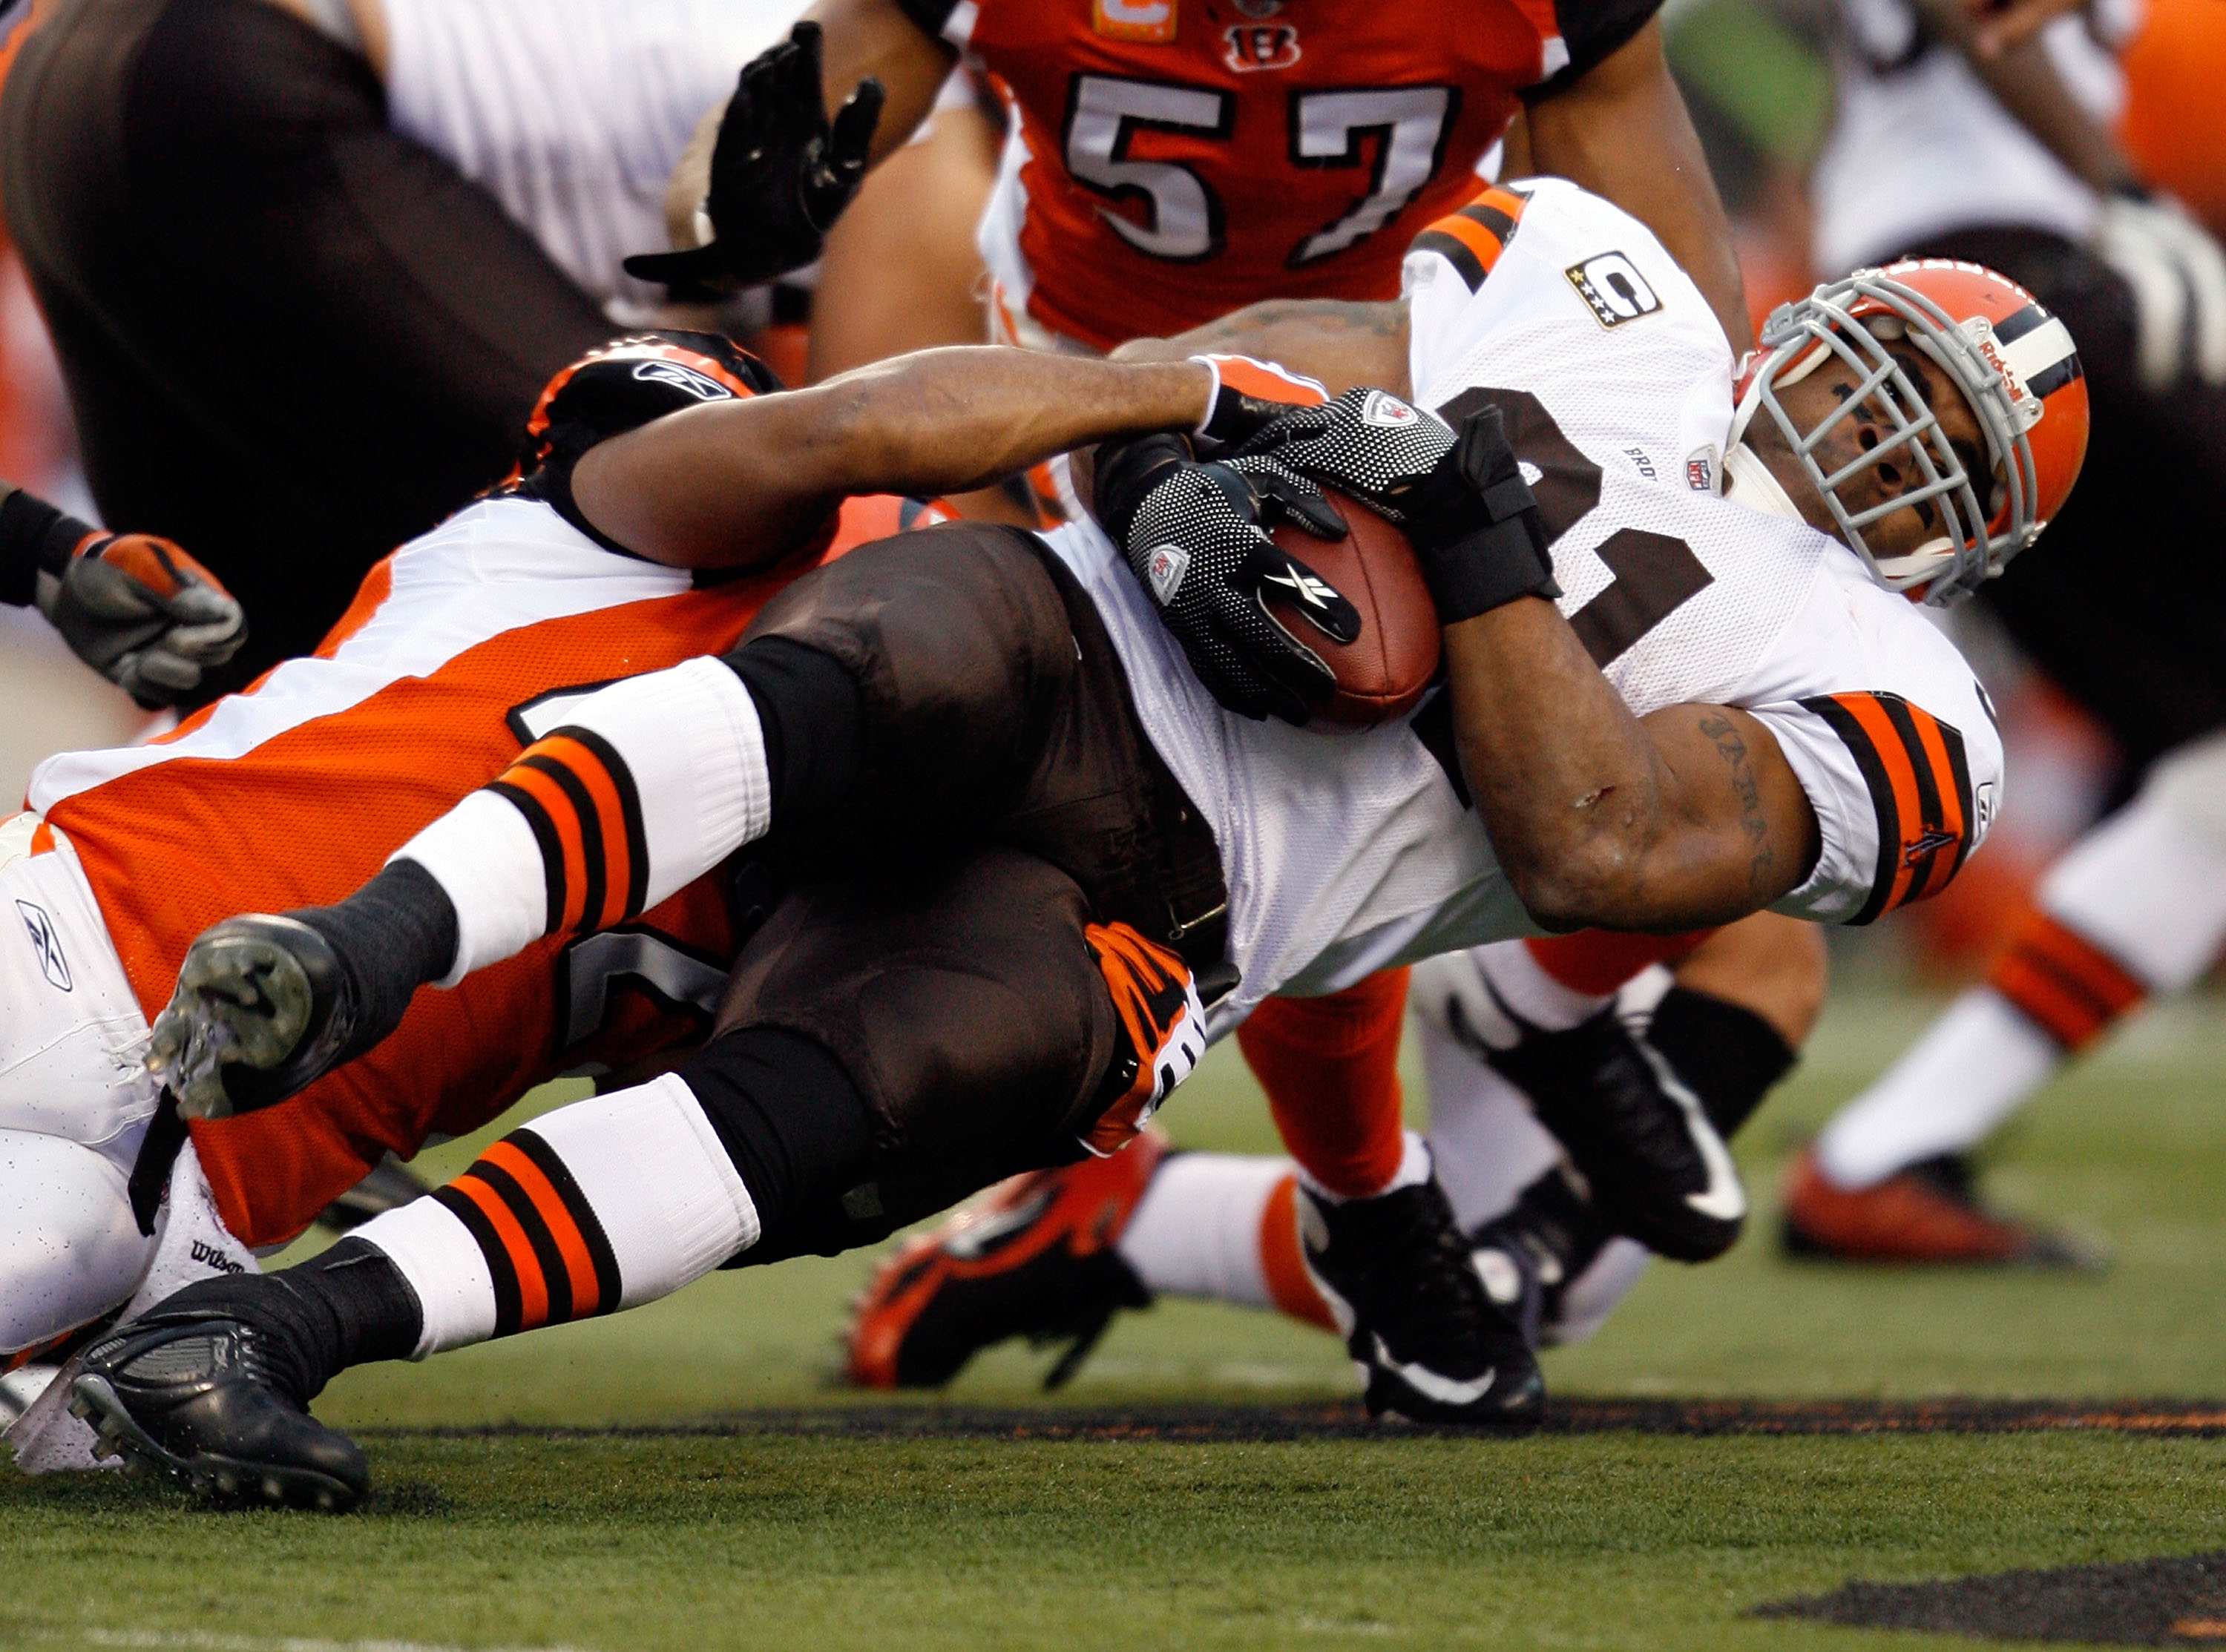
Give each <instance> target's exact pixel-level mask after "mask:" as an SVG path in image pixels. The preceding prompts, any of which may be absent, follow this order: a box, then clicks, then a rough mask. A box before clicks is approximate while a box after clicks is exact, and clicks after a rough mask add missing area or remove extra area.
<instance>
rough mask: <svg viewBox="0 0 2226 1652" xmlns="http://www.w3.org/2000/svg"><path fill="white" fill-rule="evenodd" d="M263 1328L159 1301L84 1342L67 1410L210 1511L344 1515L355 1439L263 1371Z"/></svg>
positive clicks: (362, 1479) (358, 1464)
mask: <svg viewBox="0 0 2226 1652" xmlns="http://www.w3.org/2000/svg"><path fill="white" fill-rule="evenodd" d="M262 1337H263V1333H262V1332H260V1331H258V1330H257V1329H256V1328H255V1327H254V1326H252V1325H244V1324H242V1323H241V1322H240V1321H239V1320H237V1319H226V1318H213V1317H203V1316H200V1315H194V1314H192V1313H191V1312H177V1313H174V1314H172V1315H170V1316H168V1317H166V1316H165V1315H164V1314H163V1313H162V1310H161V1309H159V1308H158V1309H156V1311H155V1312H153V1313H152V1314H149V1316H148V1317H147V1318H143V1319H140V1320H137V1321H135V1322H134V1323H133V1324H132V1325H130V1326H129V1327H127V1328H126V1329H124V1330H123V1331H118V1332H117V1333H116V1334H114V1335H113V1336H111V1337H107V1338H106V1339H105V1340H104V1341H102V1342H99V1343H96V1344H94V1345H93V1346H92V1347H91V1348H89V1349H87V1350H86V1353H85V1357H84V1365H83V1368H82V1369H80V1370H79V1373H78V1375H77V1377H76V1379H75V1380H74V1381H73V1382H72V1383H71V1385H70V1402H69V1408H70V1411H71V1412H72V1414H74V1415H76V1416H78V1417H79V1418H82V1419H83V1420H85V1421H86V1422H87V1423H90V1424H91V1425H92V1427H93V1430H94V1432H95V1433H98V1434H99V1444H98V1445H95V1446H94V1448H93V1451H94V1455H96V1456H99V1457H110V1456H114V1455H116V1454H117V1453H118V1452H121V1453H122V1454H123V1455H124V1457H125V1458H127V1459H129V1460H130V1461H131V1462H132V1463H133V1464H134V1465H137V1466H139V1467H142V1468H144V1469H146V1470H149V1471H152V1472H155V1473H158V1474H162V1475H165V1476H167V1477H169V1478H170V1479H172V1480H175V1481H176V1482H177V1483H178V1484H180V1485H181V1486H183V1487H185V1488H186V1489H187V1490H188V1491H189V1492H191V1493H192V1494H193V1495H194V1496H196V1497H198V1498H200V1500H201V1501H202V1502H204V1503H209V1504H211V1505H213V1506H217V1507H234V1506H238V1505H239V1504H243V1503H272V1504H276V1505H278V1506H280V1507H283V1508H292V1509H324V1510H326V1511H327V1512H328V1513H332V1514H345V1513H346V1512H347V1510H349V1509H353V1508H354V1507H355V1505H356V1504H357V1503H359V1501H361V1499H362V1497H363V1494H364V1492H365V1490H366V1489H367V1488H368V1487H369V1485H370V1484H371V1475H370V1471H369V1470H368V1469H366V1466H365V1465H364V1460H363V1453H362V1452H359V1451H358V1450H357V1449H356V1446H355V1443H354V1442H353V1440H351V1439H348V1438H347V1436H345V1435H343V1434H339V1433H334V1431H333V1430H332V1429H329V1428H328V1427H326V1426H324V1425H323V1424H322V1423H321V1422H319V1421H317V1420H316V1419H315V1418H314V1417H312V1416H310V1415H309V1414H308V1412H307V1411H306V1410H304V1409H303V1408H302V1406H301V1405H300V1404H299V1403H298V1402H297V1401H296V1400H294V1398H293V1397H292V1396H291V1395H289V1393H288V1392H287V1390H286V1388H284V1386H283V1384H282V1383H281V1382H279V1381H278V1380H277V1378H276V1377H275V1376H273V1375H272V1371H271V1366H270V1361H269V1359H268V1357H267V1356H266V1352H265V1350H264V1348H263V1347H262V1345H261V1342H262Z"/></svg>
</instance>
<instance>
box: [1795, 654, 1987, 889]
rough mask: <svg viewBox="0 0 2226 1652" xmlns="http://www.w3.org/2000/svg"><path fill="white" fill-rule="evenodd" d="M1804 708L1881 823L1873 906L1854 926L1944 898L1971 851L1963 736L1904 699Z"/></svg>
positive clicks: (1824, 702)
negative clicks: (1852, 771) (1843, 757)
mask: <svg viewBox="0 0 2226 1652" xmlns="http://www.w3.org/2000/svg"><path fill="white" fill-rule="evenodd" d="M1801 703H1802V705H1803V707H1804V708H1807V709H1808V710H1810V711H1813V712H1815V713H1816V715H1818V716H1820V717H1822V719H1823V720H1824V721H1825V722H1826V724H1828V726H1829V727H1830V728H1831V729H1832V732H1833V733H1835V734H1837V735H1838V736H1839V737H1840V739H1841V740H1842V741H1843V742H1845V744H1846V746H1847V747H1848V752H1849V753H1850V754H1851V755H1852V756H1853V757H1854V759H1855V766H1856V768H1857V769H1858V770H1859V771H1860V772H1861V774H1862V777H1863V783H1864V785H1866V786H1867V787H1868V788H1869V790H1870V793H1871V802H1872V806H1873V809H1874V810H1875V811H1876V815H1877V821H1878V840H1879V854H1878V867H1877V871H1876V874H1875V875H1874V876H1873V881H1872V884H1871V892H1870V895H1869V898H1868V899H1866V900H1865V901H1864V903H1863V905H1862V907H1861V909H1860V911H1858V912H1856V913H1855V915H1854V917H1853V918H1849V919H1848V922H1849V923H1851V924H1867V923H1870V922H1871V921H1872V920H1873V919H1874V918H1878V917H1879V916H1880V915H1882V914H1884V913H1886V912H1892V910H1893V909H1894V908H1895V907H1897V906H1898V905H1903V904H1904V903H1905V902H1907V901H1911V900H1918V899H1923V898H1924V897H1925V896H1927V895H1937V894H1938V893H1940V892H1941V891H1942V890H1943V889H1944V888H1946V887H1947V886H1948V883H1949V880H1950V879H1952V878H1953V877H1954V876H1955V875H1956V873H1957V872H1958V871H1959V870H1960V869H1961V868H1962V864H1963V860H1964V857H1965V856H1966V855H1968V854H1969V853H1970V851H1971V842H1972V836H1973V832H1972V823H1973V810H1972V807H1971V778H1970V768H1969V766H1968V762H1967V761H1966V759H1965V757H1964V754H1963V737H1962V734H1959V733H1958V732H1957V731H1956V729H1955V728H1953V727H1951V726H1950V725H1949V724H1947V723H1944V722H1942V721H1940V720H1939V719H1938V718H1937V717H1935V716H1933V715H1931V714H1930V712H1928V711H1926V710H1925V709H1924V708H1923V707H1921V706H1916V705H1912V704H1911V703H1910V702H1908V701H1906V700H1905V699H1903V698H1902V697H1901V696H1899V695H1898V694H1885V693H1867V692H1855V693H1848V694H1834V695H1823V696H1818V697H1816V698H1815V699H1809V700H1803V702H1801Z"/></svg>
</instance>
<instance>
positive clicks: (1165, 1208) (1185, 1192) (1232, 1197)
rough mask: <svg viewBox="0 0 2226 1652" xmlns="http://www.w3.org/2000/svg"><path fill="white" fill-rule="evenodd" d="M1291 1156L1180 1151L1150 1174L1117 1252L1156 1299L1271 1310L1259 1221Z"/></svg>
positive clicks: (1288, 1167)
mask: <svg viewBox="0 0 2226 1652" xmlns="http://www.w3.org/2000/svg"><path fill="white" fill-rule="evenodd" d="M1290 1174H1291V1161H1290V1160H1288V1159H1253V1158H1241V1157H1239V1156H1238V1155H1237V1154H1235V1153H1174V1154H1172V1155H1171V1156H1169V1157H1168V1158H1167V1160H1166V1161H1165V1162H1163V1163H1162V1164H1161V1166H1160V1168H1159V1170H1158V1172H1156V1173H1155V1174H1154V1176H1153V1178H1152V1181H1151V1185H1150V1186H1148V1187H1147V1188H1146V1189H1145V1190H1144V1197H1143V1198H1142V1199H1140V1200H1138V1201H1137V1204H1136V1209H1135V1213H1134V1214H1133V1215H1131V1216H1130V1217H1129V1225H1128V1226H1127V1227H1126V1228H1124V1229H1122V1233H1121V1237H1120V1239H1119V1240H1118V1241H1117V1242H1116V1244H1115V1246H1114V1249H1116V1250H1118V1251H1119V1252H1120V1253H1121V1257H1122V1260H1123V1261H1126V1262H1127V1263H1128V1264H1129V1267H1131V1268H1135V1270H1136V1276H1137V1277H1138V1278H1139V1279H1141V1280H1143V1281H1144V1284H1145V1286H1146V1287H1147V1288H1148V1289H1149V1290H1151V1291H1152V1292H1153V1293H1154V1294H1165V1295H1169V1296H1199V1297H1205V1298H1208V1299H1212V1300H1213V1301H1216V1302H1236V1303H1240V1304H1242V1305H1243V1306H1246V1307H1254V1308H1269V1307H1273V1306H1275V1297H1274V1295H1273V1294H1272V1293H1270V1292H1269V1288H1268V1275H1267V1271H1266V1269H1265V1268H1264V1267H1263V1266H1262V1262H1261V1258H1260V1224H1261V1221H1262V1217H1264V1215H1265V1213H1266V1211H1267V1209H1268V1202H1269V1197H1270V1196H1271V1195H1272V1194H1273V1193H1274V1192H1275V1188H1276V1185H1278V1184H1279V1183H1281V1182H1282V1181H1284V1180H1286V1179H1288V1178H1289V1176H1290Z"/></svg>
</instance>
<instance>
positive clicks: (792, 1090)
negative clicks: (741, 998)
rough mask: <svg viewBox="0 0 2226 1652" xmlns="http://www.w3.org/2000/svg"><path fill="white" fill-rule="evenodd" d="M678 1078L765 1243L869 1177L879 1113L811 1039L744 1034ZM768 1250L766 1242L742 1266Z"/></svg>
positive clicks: (718, 1043)
mask: <svg viewBox="0 0 2226 1652" xmlns="http://www.w3.org/2000/svg"><path fill="white" fill-rule="evenodd" d="M680 1077H682V1079H683V1080H684V1081H685V1082H686V1083H687V1085H688V1088H689V1089H690V1090H692V1091H694V1092H695V1096H696V1100H697V1101H698V1102H701V1103H702V1104H703V1111H704V1114H705V1115H707V1116H708V1117H709V1119H710V1121H711V1128H712V1129H714V1130H715V1131H716V1132H717V1133H718V1136H719V1141H720V1143H721V1145H722V1146H723V1147H725V1148H726V1149H727V1156H728V1158H729V1159H732V1160H734V1161H735V1170H736V1171H737V1172H739V1173H740V1174H741V1179H742V1185H743V1186H744V1187H747V1189H749V1192H750V1200H751V1202H752V1203H753V1204H755V1205H756V1206H757V1210H758V1223H759V1227H760V1232H761V1234H762V1235H764V1236H766V1237H772V1238H775V1239H778V1237H779V1231H778V1230H779V1229H780V1228H781V1227H782V1226H784V1225H785V1224H786V1223H791V1222H792V1221H793V1220H795V1219H796V1218H797V1217H798V1214H799V1213H800V1212H802V1211H803V1210H805V1208H806V1207H807V1206H824V1205H826V1204H827V1203H828V1201H829V1200H830V1198H839V1197H840V1196H842V1195H843V1193H845V1192H847V1191H849V1190H850V1188H852V1187H853V1186H854V1185H856V1184H857V1183H858V1182H859V1180H860V1179H861V1178H862V1176H863V1175H864V1174H865V1170H866V1163H867V1157H868V1154H869V1153H871V1152H872V1150H873V1145H874V1122H873V1115H872V1114H871V1113H869V1112H868V1111H867V1109H866V1102H865V1099H864V1097H862V1096H860V1095H859V1094H858V1087H857V1086H856V1085H855V1084H854V1083H851V1082H850V1076H849V1074H848V1073H846V1072H844V1071H843V1069H842V1068H841V1067H839V1066H837V1065H836V1062H835V1058H834V1057H833V1056H830V1055H829V1054H828V1053H827V1052H826V1051H825V1050H824V1048H822V1047H821V1046H820V1045H817V1044H815V1043H813V1042H812V1041H811V1039H807V1038H805V1037H803V1036H802V1035H801V1034H799V1033H795V1032H785V1031H784V1030H782V1029H781V1028H779V1027H771V1026H752V1027H745V1028H743V1029H742V1030H741V1032H730V1033H728V1034H727V1035H726V1036H725V1037H724V1038H720V1039H713V1040H712V1041H711V1042H710V1043H709V1044H708V1045H705V1046H704V1047H703V1049H702V1050H700V1051H698V1052H696V1054H695V1055H693V1056H691V1057H690V1058H689V1059H688V1061H687V1063H686V1064H684V1066H682V1067H681V1069H680ZM867 1214H873V1213H871V1212H868V1213H867ZM764 1248H765V1239H764V1238H760V1242H759V1244H758V1245H756V1246H753V1247H752V1248H751V1249H750V1250H748V1251H745V1252H743V1253H742V1255H741V1258H740V1259H739V1260H742V1261H747V1260H749V1259H750V1257H751V1256H752V1255H753V1253H754V1252H755V1251H756V1250H759V1249H764ZM776 1249H778V1246H776ZM768 1254H772V1253H771V1252H768Z"/></svg>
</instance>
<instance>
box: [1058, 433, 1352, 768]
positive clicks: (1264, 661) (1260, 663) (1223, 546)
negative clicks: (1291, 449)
mask: <svg viewBox="0 0 2226 1652" xmlns="http://www.w3.org/2000/svg"><path fill="white" fill-rule="evenodd" d="M1096 474H1097V482H1096V492H1097V515H1098V519H1099V520H1100V521H1101V522H1103V524H1105V526H1106V529H1107V531H1109V532H1110V533H1111V534H1112V536H1113V538H1114V542H1115V543H1116V544H1118V545H1120V546H1121V548H1122V550H1123V552H1124V553H1125V554H1126V556H1127V557H1128V561H1129V569H1130V571H1131V572H1133V573H1134V574H1135V576H1136V578H1137V579H1138V580H1139V581H1142V584H1143V587H1144V588H1145V589H1146V590H1147V591H1148V592H1150V593H1151V595H1152V599H1153V600H1154V602H1155V603H1156V604H1157V605H1158V607H1159V610H1160V618H1161V619H1162V620H1163V621H1164V622H1165V623H1166V625H1167V629H1168V630H1169V631H1171V632H1173V633H1174V635H1175V639H1176V640H1177V641H1179V642H1180V643H1181V644H1182V647H1183V652H1184V654H1185V655H1186V656H1187V657H1188V658H1189V659H1190V664H1191V669H1192V670H1193V671H1195V672H1197V673H1198V679H1199V682H1200V683H1204V684H1205V688H1206V690H1207V692H1208V693H1210V694H1212V696H1213V697H1214V698H1215V699H1216V700H1218V701H1219V702H1221V703H1222V704H1223V705H1224V706H1226V707H1228V708H1229V709H1230V710H1231V711H1233V712H1236V713H1237V715H1239V716H1243V717H1250V718H1252V719H1253V720H1254V721H1261V720H1263V719H1265V718H1268V717H1280V718H1282V720H1283V721H1285V722H1288V723H1293V724H1296V725H1298V726H1300V727H1301V728H1303V727H1304V726H1305V724H1306V722H1307V718H1308V716H1309V715H1311V713H1310V711H1309V706H1308V702H1309V701H1310V700H1311V699H1312V698H1313V697H1315V696H1320V695H1324V694H1327V693H1329V692H1331V691H1332V690H1333V689H1335V688H1336V686H1337V679H1336V677H1335V676H1334V675H1333V674H1332V672H1331V670H1330V669H1329V666H1328V665H1327V664H1325V663H1324V661H1323V660H1322V658H1321V656H1320V655H1319V654H1317V653H1315V652H1314V651H1313V649H1311V648H1309V647H1307V645H1305V644H1304V643H1302V642H1301V641H1300V640H1299V639H1297V638H1296V637H1294V636H1293V635H1292V634H1291V633H1290V632H1288V631H1287V630H1285V629H1284V627H1283V626H1282V625H1281V624H1280V623H1278V622H1277V620H1276V619H1275V618H1274V616H1272V615H1271V614H1269V612H1268V610H1267V608H1266V607H1264V606H1263V605H1262V600H1261V598H1262V593H1263V591H1264V590H1265V589H1266V588H1267V587H1269V585H1271V584H1273V585H1280V586H1283V587H1285V588H1288V589H1289V590H1290V591H1291V592H1292V593H1293V594H1294V595H1295V596H1296V597H1297V598H1298V600H1299V602H1300V604H1301V613H1304V614H1305V615H1306V616H1307V620H1308V622H1309V623H1311V624H1312V625H1313V626H1314V628H1315V629H1316V630H1318V631H1320V632H1321V633H1322V635H1323V636H1325V637H1327V638H1329V639H1331V640H1332V641H1333V642H1339V643H1349V642H1351V641H1353V640H1354V639H1357V638H1358V636H1359V635H1360V615H1359V613H1358V610H1356V609H1355V608H1354V607H1353V606H1352V604H1351V603H1350V602H1348V601H1347V600H1345V596H1344V594H1342V593H1340V592H1339V591H1338V590H1337V589H1336V588H1334V587H1333V586H1332V585H1331V584H1330V583H1329V582H1328V581H1326V580H1324V579H1323V578H1321V577H1320V575H1317V574H1316V573H1315V572H1314V571H1313V569H1311V568H1308V567H1307V565H1306V563H1305V562H1301V560H1300V559H1299V558H1297V557H1295V556H1292V555H1290V553H1288V551H1285V550H1282V549H1281V548H1280V547H1279V546H1277V545H1276V543H1275V541H1274V540H1272V539H1270V538H1269V537H1268V534H1267V531H1266V530H1267V529H1269V528H1270V527H1272V526H1274V525H1275V524H1276V523H1278V522H1284V521H1288V522H1295V523H1296V524H1298V525H1299V526H1300V527H1301V528H1303V529H1304V530H1305V531H1307V532H1308V533H1310V534H1313V535H1314V536H1315V537H1318V538H1322V539H1342V538H1344V537H1345V523H1344V520H1343V518H1340V517H1339V515H1338V514H1337V512H1336V511H1335V510H1334V509H1332V507H1331V505H1330V504H1329V501H1328V500H1326V499H1323V498H1322V496H1321V492H1320V489H1318V488H1316V487H1315V486H1313V484H1312V483H1310V482H1308V481H1307V480H1305V479H1304V478H1303V477H1301V476H1299V475H1296V474H1294V473H1293V472H1291V471H1289V470H1288V469H1286V468H1285V467H1283V466H1282V465H1280V464H1277V463H1276V462H1275V461H1274V460H1272V459H1261V458H1253V459H1242V460H1237V461H1233V462H1230V463H1221V462H1216V463H1212V464H1200V463H1199V462H1198V461H1196V460H1194V459H1193V458H1192V456H1191V451H1190V447H1189V444H1188V443H1186V442H1184V440H1183V439H1182V438H1181V437H1180V436H1173V435H1155V436H1145V437H1143V438H1142V439H1141V440H1138V441H1134V442H1108V443H1107V444H1106V445H1105V446H1103V447H1102V448H1099V449H1098V450H1097V467H1096Z"/></svg>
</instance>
